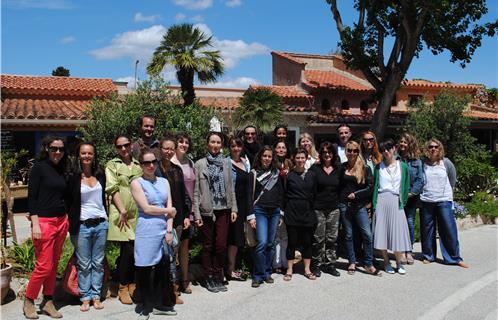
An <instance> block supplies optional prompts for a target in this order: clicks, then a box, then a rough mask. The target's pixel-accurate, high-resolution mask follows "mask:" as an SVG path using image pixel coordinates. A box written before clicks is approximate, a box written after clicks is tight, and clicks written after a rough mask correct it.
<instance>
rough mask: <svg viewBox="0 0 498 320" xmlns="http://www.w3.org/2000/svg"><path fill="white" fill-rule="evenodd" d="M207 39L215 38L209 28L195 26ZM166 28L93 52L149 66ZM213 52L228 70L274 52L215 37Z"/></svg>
mask: <svg viewBox="0 0 498 320" xmlns="http://www.w3.org/2000/svg"><path fill="white" fill-rule="evenodd" d="M195 26H196V27H198V28H199V29H201V30H202V31H203V32H204V33H205V34H206V35H207V36H211V35H213V33H212V31H211V29H209V27H208V26H207V25H206V24H203V23H199V24H196V25H195ZM166 30H167V29H166V28H165V27H164V26H162V25H155V26H152V27H150V28H146V29H141V30H136V31H128V32H123V33H120V34H117V35H116V36H115V37H114V38H113V39H112V41H111V44H109V45H108V46H105V47H103V48H99V49H95V50H93V51H91V52H90V54H91V55H93V56H94V57H95V58H96V59H99V60H113V59H120V58H124V57H128V58H132V59H139V60H140V63H141V65H146V64H148V63H149V61H150V58H151V56H152V53H153V52H154V50H155V49H156V47H157V46H158V45H159V43H160V42H161V40H162V38H163V35H164V34H165V32H166ZM212 41H213V49H215V50H219V51H220V53H221V56H222V57H223V59H224V63H225V67H226V68H227V69H230V68H233V67H235V66H236V65H237V64H238V63H239V62H240V60H242V59H246V58H250V57H253V56H257V55H264V54H268V53H269V52H270V48H269V47H267V46H266V45H264V44H261V43H258V42H251V43H247V42H245V41H243V40H220V39H218V38H216V37H214V36H213V38H212Z"/></svg>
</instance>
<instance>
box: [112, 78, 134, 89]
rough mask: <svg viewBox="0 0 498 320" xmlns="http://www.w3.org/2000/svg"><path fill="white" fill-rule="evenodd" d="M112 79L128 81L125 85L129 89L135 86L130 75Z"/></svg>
mask: <svg viewBox="0 0 498 320" xmlns="http://www.w3.org/2000/svg"><path fill="white" fill-rule="evenodd" d="M114 81H118V82H128V84H127V85H126V86H127V87H128V88H130V89H132V88H135V77H132V76H128V77H121V78H117V79H114Z"/></svg>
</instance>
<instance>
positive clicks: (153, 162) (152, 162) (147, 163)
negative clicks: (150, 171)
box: [140, 159, 157, 166]
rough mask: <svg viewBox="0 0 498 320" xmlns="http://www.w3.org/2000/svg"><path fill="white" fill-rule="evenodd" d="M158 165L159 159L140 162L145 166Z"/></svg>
mask: <svg viewBox="0 0 498 320" xmlns="http://www.w3.org/2000/svg"><path fill="white" fill-rule="evenodd" d="M156 163H157V159H154V160H144V161H140V164H141V165H143V166H150V165H151V164H156Z"/></svg>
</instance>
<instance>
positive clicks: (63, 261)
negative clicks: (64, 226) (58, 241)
mask: <svg viewBox="0 0 498 320" xmlns="http://www.w3.org/2000/svg"><path fill="white" fill-rule="evenodd" d="M73 252H74V248H73V245H72V244H71V240H69V238H66V241H64V247H62V253H61V258H60V260H59V265H58V266H57V274H58V275H60V276H62V275H63V274H64V271H65V270H66V267H67V263H68V262H69V259H71V256H72V255H73Z"/></svg>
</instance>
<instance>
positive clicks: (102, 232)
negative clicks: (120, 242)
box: [68, 142, 109, 312]
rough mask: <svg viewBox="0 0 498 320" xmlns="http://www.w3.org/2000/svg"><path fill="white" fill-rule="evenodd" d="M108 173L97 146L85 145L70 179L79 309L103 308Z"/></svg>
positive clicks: (78, 153)
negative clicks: (102, 292)
mask: <svg viewBox="0 0 498 320" xmlns="http://www.w3.org/2000/svg"><path fill="white" fill-rule="evenodd" d="M105 183H106V182H105V174H104V170H103V169H102V167H101V166H100V164H99V161H98V155H97V147H96V146H95V144H94V143H93V142H82V143H80V144H79V145H78V146H77V148H76V159H75V163H74V166H73V171H72V175H71V177H70V179H69V186H68V187H69V190H70V192H71V195H72V197H71V203H70V204H69V234H70V235H71V242H72V244H73V246H74V252H75V254H76V260H77V263H76V266H77V270H78V289H79V292H80V300H81V302H82V304H81V306H80V310H81V311H83V312H86V311H88V310H90V302H93V307H94V308H95V309H103V308H104V305H103V304H102V302H101V301H100V298H101V297H100V294H101V290H102V282H103V281H104V258H105V244H106V240H107V230H108V229H109V223H108V221H107V202H106V194H105Z"/></svg>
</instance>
